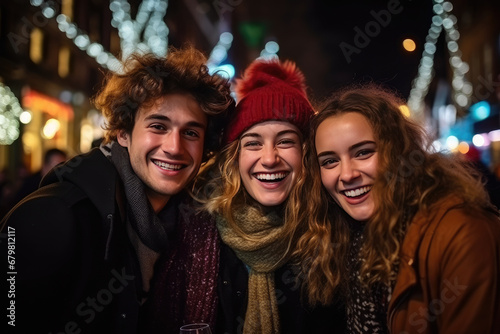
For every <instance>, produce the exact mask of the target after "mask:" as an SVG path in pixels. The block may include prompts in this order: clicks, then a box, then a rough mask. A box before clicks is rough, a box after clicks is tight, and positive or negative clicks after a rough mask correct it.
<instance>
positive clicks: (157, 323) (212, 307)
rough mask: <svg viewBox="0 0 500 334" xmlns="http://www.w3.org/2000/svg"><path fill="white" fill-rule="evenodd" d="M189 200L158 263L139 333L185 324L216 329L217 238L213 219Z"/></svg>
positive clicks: (165, 331) (171, 329)
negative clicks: (199, 323)
mask: <svg viewBox="0 0 500 334" xmlns="http://www.w3.org/2000/svg"><path fill="white" fill-rule="evenodd" d="M193 206H194V204H193V202H192V201H191V200H187V201H185V202H183V203H181V204H180V206H179V224H178V225H177V228H176V232H175V233H176V234H175V235H176V237H175V240H170V242H169V247H168V249H167V251H165V252H163V254H162V256H161V257H160V259H159V260H158V262H157V263H156V267H155V276H154V277H153V280H152V282H151V290H150V291H149V297H148V299H147V301H146V303H145V304H144V306H143V308H142V310H141V313H142V316H141V323H142V326H141V332H143V333H163V334H169V333H172V334H178V333H179V328H180V327H181V326H182V325H184V324H189V323H197V322H204V323H208V324H209V325H210V328H211V329H212V332H213V331H214V328H215V319H216V315H217V274H218V271H219V239H218V233H217V228H216V226H215V220H214V219H213V218H212V217H211V216H210V215H209V214H208V213H206V212H202V213H199V214H197V213H195V211H194V208H193Z"/></svg>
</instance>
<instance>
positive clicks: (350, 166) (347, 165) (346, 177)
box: [340, 160, 360, 183]
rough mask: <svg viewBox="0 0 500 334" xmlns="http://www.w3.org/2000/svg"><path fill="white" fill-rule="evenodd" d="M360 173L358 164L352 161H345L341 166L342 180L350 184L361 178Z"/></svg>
mask: <svg viewBox="0 0 500 334" xmlns="http://www.w3.org/2000/svg"><path fill="white" fill-rule="evenodd" d="M359 175H360V172H359V170H358V169H357V168H356V164H355V163H354V162H352V161H350V160H344V161H342V162H341V164H340V180H341V181H342V182H345V183H349V182H351V181H352V180H355V179H356V178H357V177H359Z"/></svg>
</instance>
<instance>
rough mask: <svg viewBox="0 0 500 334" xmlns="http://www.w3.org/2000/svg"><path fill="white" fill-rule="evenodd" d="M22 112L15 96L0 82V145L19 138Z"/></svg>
mask: <svg viewBox="0 0 500 334" xmlns="http://www.w3.org/2000/svg"><path fill="white" fill-rule="evenodd" d="M22 113H23V109H22V108H21V105H20V104H19V101H18V99H17V98H16V96H15V95H14V94H13V93H12V91H11V90H10V88H9V87H8V86H4V85H3V84H2V83H1V82H0V145H10V144H12V143H13V142H14V141H15V140H16V139H17V138H19V117H20V116H21V114H22Z"/></svg>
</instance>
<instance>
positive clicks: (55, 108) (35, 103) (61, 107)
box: [23, 90, 74, 120]
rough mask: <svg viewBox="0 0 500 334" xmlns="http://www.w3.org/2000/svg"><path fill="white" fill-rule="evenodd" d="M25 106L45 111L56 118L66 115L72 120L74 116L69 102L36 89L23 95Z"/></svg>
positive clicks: (65, 116)
mask: <svg viewBox="0 0 500 334" xmlns="http://www.w3.org/2000/svg"><path fill="white" fill-rule="evenodd" d="M23 107H24V108H25V109H31V110H41V111H44V112H46V113H48V114H49V115H50V116H52V117H55V118H59V117H64V118H66V119H68V120H71V119H73V117H74V113H73V108H71V106H70V105H69V104H66V103H62V102H61V101H59V100H58V99H55V98H53V97H50V96H47V95H44V94H41V93H38V92H36V91H34V90H29V91H28V92H27V93H25V94H24V95H23Z"/></svg>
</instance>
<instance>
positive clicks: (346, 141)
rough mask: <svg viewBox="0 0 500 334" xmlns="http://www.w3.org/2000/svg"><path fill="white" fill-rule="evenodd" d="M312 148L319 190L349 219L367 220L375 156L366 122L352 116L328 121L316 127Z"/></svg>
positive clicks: (371, 210) (372, 206)
mask: <svg viewBox="0 0 500 334" xmlns="http://www.w3.org/2000/svg"><path fill="white" fill-rule="evenodd" d="M315 145H316V152H317V154H318V162H319V165H320V169H321V181H322V183H323V186H324V187H325V188H326V190H327V191H328V192H329V193H330V195H331V196H332V197H333V199H334V200H335V202H337V204H338V205H340V207H342V209H344V211H345V212H346V213H347V214H349V215H350V216H351V217H352V218H353V219H355V220H358V221H366V220H368V219H370V217H371V216H372V215H373V213H374V211H375V203H374V199H373V197H372V193H371V189H372V186H373V183H374V180H375V177H376V175H377V164H378V155H377V145H376V143H375V139H374V135H373V130H372V128H371V126H370V124H369V123H368V120H367V119H366V118H365V117H364V116H363V115H361V114H359V113H356V112H348V113H343V114H340V115H336V116H332V117H329V118H327V119H325V120H324V121H323V122H322V123H321V124H320V125H319V126H318V129H317V131H316V137H315Z"/></svg>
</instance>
